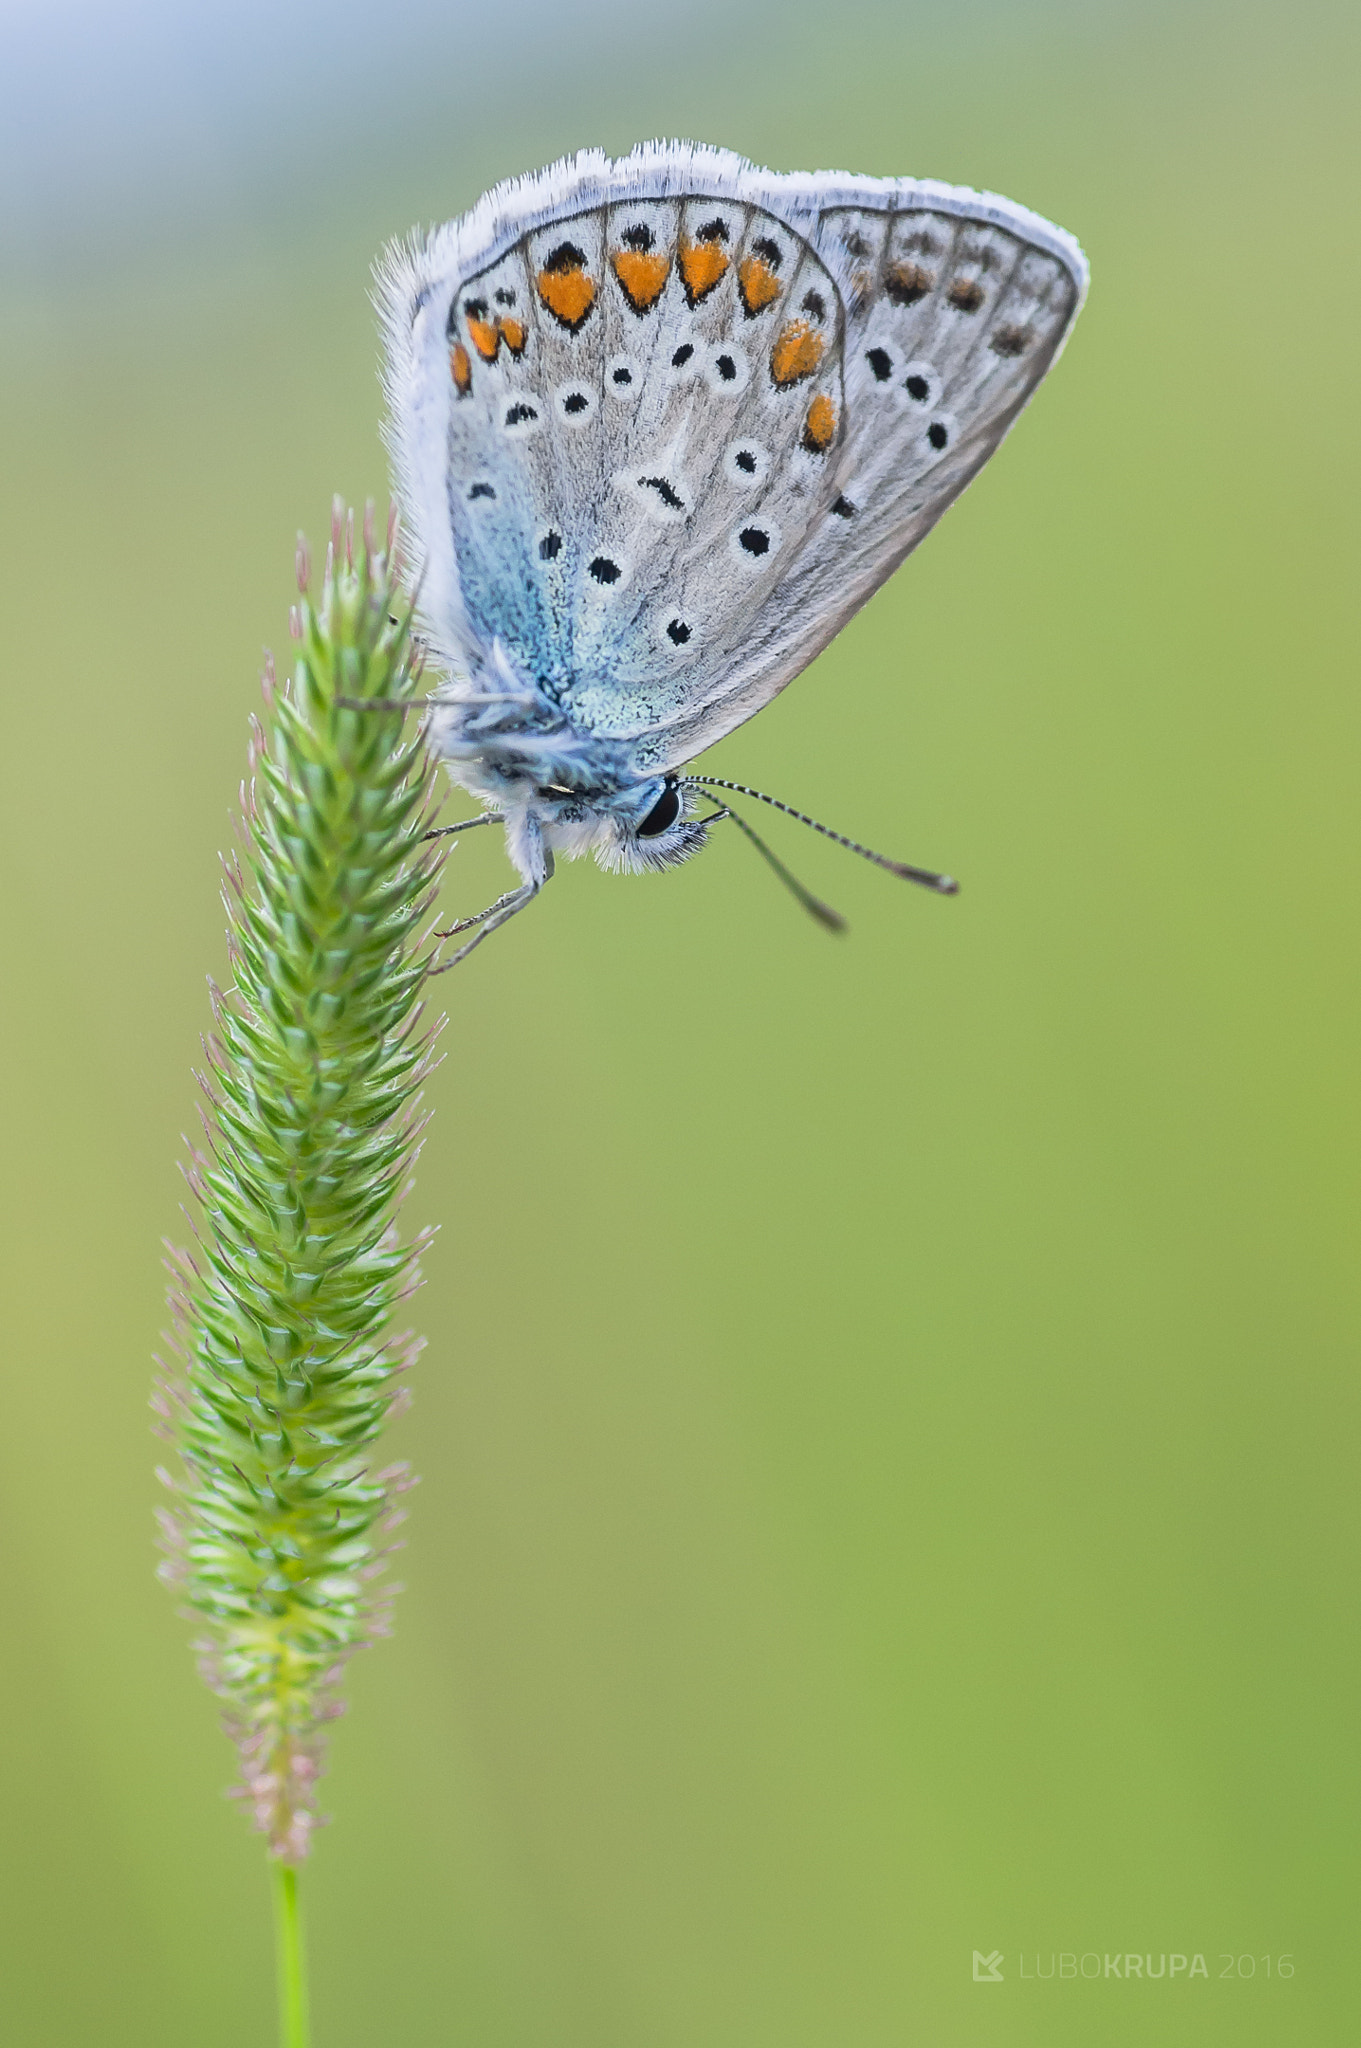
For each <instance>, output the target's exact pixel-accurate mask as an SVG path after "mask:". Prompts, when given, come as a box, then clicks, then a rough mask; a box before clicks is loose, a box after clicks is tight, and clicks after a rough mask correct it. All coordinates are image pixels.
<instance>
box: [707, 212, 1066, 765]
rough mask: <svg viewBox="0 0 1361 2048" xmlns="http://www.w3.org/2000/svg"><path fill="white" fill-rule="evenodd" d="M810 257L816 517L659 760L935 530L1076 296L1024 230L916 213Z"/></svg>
mask: <svg viewBox="0 0 1361 2048" xmlns="http://www.w3.org/2000/svg"><path fill="white" fill-rule="evenodd" d="M1018 212H1019V210H1018ZM1024 219H1025V216H1021V221H1023V220H1024ZM815 240H816V246H817V249H818V252H819V254H820V256H821V257H822V259H823V261H824V264H825V266H826V267H827V268H828V269H829V271H830V272H831V273H832V274H834V275H835V276H836V277H837V279H838V282H839V285H840V287H841V289H842V292H843V305H844V313H843V323H842V337H843V341H842V347H843V362H842V377H843V383H844V391H845V417H844V427H843V430H842V432H841V434H840V437H839V440H838V445H837V448H836V450H835V453H834V457H833V459H832V460H831V461H829V462H828V464H827V466H826V475H825V481H824V485H823V491H822V516H821V518H820V519H817V520H814V521H811V522H810V523H809V525H808V528H807V531H806V533H805V537H804V540H803V543H802V545H801V546H800V548H799V550H798V552H797V554H796V555H794V556H793V557H791V559H790V561H789V565H788V567H787V569H786V572H785V574H784V576H783V577H782V578H781V579H780V582H779V583H778V585H777V587H776V588H775V590H774V591H772V593H771V595H770V599H769V602H768V604H767V605H766V606H765V607H764V608H763V610H762V612H761V614H760V616H759V617H757V618H756V619H754V620H753V621H752V622H751V625H750V630H749V633H748V648H747V651H746V652H743V651H741V650H738V649H734V658H733V660H732V663H731V665H730V667H729V669H728V672H727V674H726V675H725V676H724V677H722V678H720V679H716V681H715V683H714V684H713V685H712V686H711V687H710V689H709V690H708V691H707V692H706V694H705V695H704V696H703V697H699V696H697V697H696V699H695V701H694V702H693V703H692V705H691V706H690V707H689V710H688V711H687V713H686V714H685V715H684V716H683V717H682V718H681V719H680V720H678V721H677V722H676V724H675V725H674V726H673V727H672V728H671V730H670V731H669V732H668V734H667V743H666V753H667V759H668V760H669V761H683V760H686V759H688V758H690V756H691V755H693V754H695V753H697V752H699V750H700V749H701V748H702V747H704V746H707V745H710V744H711V743H712V742H713V741H714V740H715V739H718V738H720V737H721V736H722V735H723V734H724V733H726V732H730V731H731V730H732V729H733V728H734V727H735V726H737V725H739V724H741V723H742V721H743V720H744V719H746V718H749V717H750V716H751V715H752V714H753V712H755V711H757V710H759V709H760V707H761V706H762V705H763V704H765V703H768V702H769V700H770V698H771V697H772V696H774V695H775V694H776V692H777V691H778V690H780V689H781V688H783V687H784V685H785V684H786V683H787V682H789V681H790V680H791V679H792V678H793V677H794V676H795V675H797V674H798V673H799V671H800V670H801V669H803V668H804V667H806V666H807V664H808V663H809V662H810V661H811V660H812V659H813V657H814V655H816V654H817V653H819V652H820V651H821V649H822V648H823V647H825V646H826V645H827V643H828V641H829V640H831V639H832V638H833V636H834V635H835V634H836V633H837V632H839V631H840V629H841V627H842V626H843V625H844V624H845V623H846V621H847V619H849V618H850V617H851V615H852V614H853V613H854V612H855V611H857V610H858V609H859V607H860V606H861V605H862V604H864V602H865V600H866V599H867V598H868V597H869V596H870V594H871V593H872V592H873V591H874V590H876V589H877V588H878V587H879V585H880V584H881V583H882V582H884V581H885V579H886V578H887V577H888V576H889V575H891V574H892V572H893V570H894V569H896V568H897V566H898V564H899V563H900V562H901V561H902V560H903V559H904V557H905V556H906V555H908V554H909V553H910V552H911V550H912V549H913V548H914V547H916V545H917V543H918V542H919V541H920V540H921V539H922V538H923V537H924V536H925V535H926V534H927V533H928V532H929V531H930V529H931V527H932V526H934V525H935V523H936V521H937V520H938V519H939V518H940V516H941V514H942V513H943V512H944V511H945V510H946V508H947V507H948V506H949V505H950V504H952V503H953V501H954V499H955V498H957V497H958V496H959V493H960V492H961V491H962V490H963V489H964V487H965V486H966V484H968V483H969V482H970V481H971V479H972V478H973V477H974V476H975V475H976V474H977V473H978V471H979V469H980V468H981V467H982V465H983V464H984V463H985V462H986V461H987V459H988V457H989V456H990V455H991V454H992V453H993V451H994V450H995V449H996V447H997V446H998V444H999V442H1000V441H1001V440H1002V438H1003V436H1004V435H1005V434H1006V432H1007V430H1008V428H1009V427H1010V426H1011V424H1012V422H1013V421H1014V420H1015V418H1016V416H1017V414H1018V413H1019V412H1020V411H1021V409H1022V407H1023V406H1024V405H1025V404H1026V402H1027V400H1028V399H1029V398H1030V397H1031V395H1032V394H1033V392H1034V391H1035V389H1036V387H1037V385H1038V384H1039V382H1040V380H1041V379H1042V378H1043V376H1044V375H1045V373H1046V371H1047V370H1048V369H1049V367H1050V365H1051V364H1052V362H1053V361H1054V358H1055V356H1056V355H1057V353H1058V351H1059V349H1060V347H1061V346H1062V344H1063V341H1064V339H1065V337H1066V335H1067V333H1068V330H1069V328H1070V327H1071V324H1072V321H1073V318H1074V316H1075V314H1076V312H1077V310H1078V307H1079V305H1080V302H1081V293H1082V288H1083V284H1084V282H1085V275H1084V274H1083V273H1082V272H1080V271H1079V270H1077V269H1076V267H1075V265H1074V264H1073V262H1072V260H1071V259H1070V258H1069V257H1068V256H1067V255H1066V253H1060V252H1058V251H1056V250H1055V249H1054V248H1052V247H1046V246H1040V245H1037V244H1036V243H1035V242H1034V241H1033V240H1031V239H1030V237H1029V236H1028V234H1027V233H1026V232H1024V231H1023V230H1022V229H1021V228H1020V222H1019V221H1018V223H1017V226H1016V227H1011V226H1003V225H1001V224H1000V223H999V222H997V221H994V220H979V219H977V218H973V217H970V216H968V215H963V216H961V215H959V214H952V213H948V212H944V211H940V210H936V209H931V208H927V207H923V206H910V207H905V208H895V207H894V206H893V205H892V204H888V205H881V206H874V207H871V206H866V205H863V204H862V205H860V206H856V207H834V208H829V209H827V210H826V211H824V212H823V213H821V215H820V217H819V218H818V221H817V225H816V230H815Z"/></svg>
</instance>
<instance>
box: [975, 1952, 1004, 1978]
mask: <svg viewBox="0 0 1361 2048" xmlns="http://www.w3.org/2000/svg"><path fill="white" fill-rule="evenodd" d="M973 1980H974V1983H975V1984H1000V1983H1001V1982H1002V1981H1003V1979H1002V1951H1001V1949H1000V1948H995V1949H994V1950H993V1952H992V1954H991V1955H990V1956H985V1955H983V1954H982V1953H981V1951H980V1950H978V1949H975V1950H974V1952H973Z"/></svg>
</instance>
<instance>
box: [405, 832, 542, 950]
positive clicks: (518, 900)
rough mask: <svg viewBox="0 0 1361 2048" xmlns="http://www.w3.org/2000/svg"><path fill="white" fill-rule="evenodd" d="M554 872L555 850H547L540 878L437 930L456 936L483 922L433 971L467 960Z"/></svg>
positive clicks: (447, 936) (442, 936)
mask: <svg viewBox="0 0 1361 2048" xmlns="http://www.w3.org/2000/svg"><path fill="white" fill-rule="evenodd" d="M552 874H553V856H552V854H551V853H546V854H545V857H544V872H543V875H542V877H541V878H540V879H539V880H537V881H529V882H525V883H524V884H523V885H522V886H521V887H520V888H518V889H511V890H508V891H507V893H506V894H505V895H504V896H498V897H497V899H496V901H495V903H489V904H488V905H487V907H486V909H485V910H479V911H478V912H477V913H476V915H475V916H473V917H461V918H459V919H458V921H457V923H456V924H451V925H448V926H447V927H446V928H445V930H444V931H442V932H436V933H435V935H434V936H435V937H436V938H438V939H452V938H455V937H456V936H457V935H458V933H459V932H467V931H472V929H473V927H474V925H480V926H481V930H480V931H478V932H477V933H476V935H475V936H474V937H473V938H471V939H469V941H468V943H467V945H466V946H460V947H459V949H458V951H457V952H456V953H455V954H454V956H453V958H452V959H450V960H445V961H443V962H441V964H440V965H439V966H438V967H432V968H431V970H430V972H431V973H432V974H447V973H448V971H449V969H450V968H451V967H457V966H458V963H459V961H460V960H466V959H467V957H468V955H469V954H470V953H471V952H473V951H474V950H475V949H476V948H477V947H478V946H480V945H481V944H482V941H483V939H487V938H490V937H491V934H492V933H493V932H494V931H496V930H497V929H498V927H499V926H501V925H503V924H505V923H506V922H507V921H508V920H509V919H510V918H512V917H514V915H515V913H516V911H517V910H523V909H524V907H525V905H526V904H527V903H532V902H533V901H534V898H535V897H536V896H537V895H538V893H539V891H540V889H542V887H543V885H544V883H545V882H547V881H550V880H551V879H552Z"/></svg>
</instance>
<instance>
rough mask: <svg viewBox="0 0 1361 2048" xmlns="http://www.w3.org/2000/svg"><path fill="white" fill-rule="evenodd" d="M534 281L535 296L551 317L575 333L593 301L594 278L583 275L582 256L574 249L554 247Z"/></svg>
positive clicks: (584, 268)
mask: <svg viewBox="0 0 1361 2048" xmlns="http://www.w3.org/2000/svg"><path fill="white" fill-rule="evenodd" d="M537 284H538V291H539V297H540V298H541V299H542V301H543V303H544V305H545V306H547V308H548V310H549V312H550V313H551V314H552V315H553V318H554V319H555V320H557V321H560V322H561V324H562V325H563V326H564V327H570V328H571V330H572V332H573V333H574V334H575V332H576V330H577V328H578V327H580V325H581V323H582V321H583V320H584V319H585V318H586V316H587V314H588V313H589V312H590V310H591V308H592V306H593V305H594V304H595V279H594V278H593V277H588V276H587V274H586V266H585V260H584V258H581V257H579V256H578V255H577V252H576V251H575V250H574V249H568V248H563V249H559V250H557V251H555V253H554V254H553V255H552V256H550V258H549V259H548V262H547V263H546V264H545V265H544V268H543V269H542V270H541V271H540V272H539V275H538V279H537Z"/></svg>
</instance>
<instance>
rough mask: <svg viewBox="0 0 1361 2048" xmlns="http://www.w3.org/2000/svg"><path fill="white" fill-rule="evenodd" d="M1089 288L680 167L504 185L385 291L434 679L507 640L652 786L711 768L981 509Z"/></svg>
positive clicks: (931, 209)
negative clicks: (625, 746) (723, 744)
mask: <svg viewBox="0 0 1361 2048" xmlns="http://www.w3.org/2000/svg"><path fill="white" fill-rule="evenodd" d="M1085 281H1086V271H1085V265H1084V264H1083V261H1082V258H1081V254H1080V252H1079V251H1078V250H1077V247H1076V244H1074V243H1072V242H1071V241H1070V239H1069V238H1068V237H1066V236H1064V235H1063V234H1062V233H1061V232H1060V231H1059V230H1056V229H1053V228H1050V227H1049V226H1048V225H1047V224H1046V223H1044V222H1041V221H1039V220H1037V219H1036V218H1035V217H1034V216H1031V215H1029V214H1027V213H1025V212H1024V210H1023V209H1020V208H1016V207H1012V206H1010V205H1009V204H1008V203H1007V202H1005V201H996V200H991V199H987V198H980V197H979V196H978V195H974V194H962V193H958V192H954V191H952V190H950V189H949V188H944V187H939V186H924V185H917V184H912V183H909V182H908V181H881V180H872V179H857V180H846V179H839V178H832V177H826V176H820V175H819V176H808V177H796V178H778V177H773V176H771V175H770V174H768V173H764V172H758V171H755V170H753V169H752V167H750V166H749V165H746V164H744V163H743V162H742V161H741V160H740V159H738V158H735V157H731V156H729V155H727V154H726V153H724V152H718V151H707V150H697V149H693V148H690V147H688V146H686V145H675V146H671V147H661V146H657V147H655V148H653V149H650V150H645V151H640V152H636V153H635V155H634V156H633V157H632V158H630V159H628V160H627V161H626V162H624V163H621V164H611V163H610V162H609V161H608V160H607V159H604V158H602V157H586V158H578V159H575V160H573V162H572V163H571V164H568V165H564V166H559V167H557V168H556V169H555V170H554V171H553V172H549V173H545V174H543V175H542V176H541V177H540V178H538V179H530V180H525V181H522V182H520V183H518V184H516V185H514V186H511V187H504V188H500V189H499V190H498V192H496V193H493V194H491V195H490V196H489V198H488V199H487V200H484V201H483V202H482V205H481V207H479V208H478V209H477V211H476V212H475V213H474V214H472V215H470V216H468V217H467V218H466V219H465V220H464V221H462V222H457V223H454V224H452V225H451V226H450V227H448V228H445V229H442V230H439V231H438V232H437V233H436V234H435V235H434V236H432V237H431V238H429V239H428V240H426V241H424V242H422V243H420V244H419V245H416V246H414V247H407V248H405V249H400V250H397V251H395V252H392V253H390V255H389V258H388V259H387V263H386V266H385V269H384V271H383V273H382V295H383V296H382V304H383V310H384V313H385V319H386V327H387V339H388V364H389V368H388V385H389V394H390V405H391V420H390V442H391V445H392V447H393V451H394V454H395V457H396V461H397V467H398V472H399V479H400V488H401V491H402V497H403V503H404V511H405V513H406V517H407V522H408V525H409V527H410V529H411V530H412V531H413V533H414V537H415V541H416V545H417V548H418V551H419V554H420V557H421V559H422V562H423V582H422V596H421V603H422V613H423V618H424V621H425V623H426V625H427V626H428V628H429V630H430V634H431V638H432V642H433V644H434V647H435V650H436V652H437V654H438V655H439V656H441V657H442V658H443V659H444V660H445V661H446V662H448V663H449V665H450V666H451V667H452V668H453V669H454V670H455V671H456V672H461V673H464V674H467V675H469V676H471V677H473V678H476V677H478V676H479V675H481V674H483V673H484V672H486V671H487V669H488V667H489V665H490V664H491V663H492V662H493V660H494V659H495V653H494V651H495V650H496V648H497V645H498V643H499V645H500V648H501V649H502V650H503V652H504V655H505V656H506V657H508V659H509V663H510V666H511V668H512V669H513V670H515V671H517V672H519V673H520V674H522V675H524V676H525V677H527V678H531V679H533V680H534V681H535V682H536V683H537V684H538V686H539V687H540V688H542V689H543V690H545V691H546V692H547V693H548V694H549V695H550V696H551V697H553V698H554V699H555V700H556V701H557V702H558V704H559V705H560V706H561V707H562V709H563V710H564V711H565V712H566V714H567V715H568V716H569V717H570V718H571V720H572V722H573V724H574V725H576V726H578V727H579V728H580V729H582V730H584V731H588V732H592V733H595V734H598V735H600V736H601V737H609V738H612V739H617V740H622V741H629V742H631V743H632V744H633V747H634V752H635V757H636V759H637V760H638V762H639V764H640V766H642V767H644V768H647V769H655V768H658V767H668V766H672V765H675V764H676V763H678V762H680V761H683V760H686V759H688V758H690V757H691V756H692V755H693V754H695V753H696V752H698V751H699V750H700V749H701V748H702V747H704V746H707V745H709V744H710V743H711V742H712V741H713V740H715V739H717V738H719V737H720V736H721V735H722V734H723V733H725V732H728V731H731V730H732V729H733V727H734V726H736V725H738V724H740V723H741V722H742V721H743V720H744V719H745V718H748V717H750V716H751V715H752V714H753V713H754V712H755V711H757V710H759V709H760V707H761V706H762V705H763V704H765V703H767V702H768V701H769V699H770V698H771V697H772V696H774V695H775V694H776V692H777V691H778V690H780V689H781V688H783V687H784V685H785V684H786V683H787V682H789V681H790V680H791V679H792V677H793V676H794V675H796V674H797V673H798V672H799V670H800V669H802V668H803V667H804V666H806V664H807V663H808V662H809V661H810V660H811V659H812V658H813V656H814V655H815V654H816V653H817V652H818V651H819V650H820V649H821V648H822V647H823V646H825V645H826V644H827V642H828V640H830V639H831V638H832V636H833V635H834V634H835V633H836V632H837V631H838V629H839V628H840V627H841V625H843V624H844V623H845V621H846V619H847V618H849V617H850V615H851V613H852V612H854V611H855V610H856V609H857V608H858V607H859V605H861V604H862V603H863V602H864V601H865V599H866V598H867V597H868V596H869V594H870V593H871V591H873V590H874V589H875V588H877V586H878V585H879V584H880V583H881V582H883V580H884V579H885V578H886V577H887V576H888V575H889V574H890V573H891V572H892V570H893V569H894V568H895V567H896V566H897V564H898V563H899V562H900V561H901V560H902V559H903V557H904V556H905V555H906V554H907V553H909V552H910V550H911V549H912V548H913V547H914V546H915V545H916V543H917V542H918V541H919V540H920V539H921V538H922V536H923V535H924V534H925V533H926V532H927V531H929V529H930V527H931V526H932V525H933V524H934V523H935V521H936V520H937V519H938V518H939V517H940V514H941V513H942V512H943V511H944V509H945V508H946V506H947V505H949V504H950V503H951V502H952V500H953V499H954V498H955V497H956V496H958V494H959V492H960V491H961V490H962V489H963V488H964V486H965V484H967V483H968V482H969V480H970V479H971V478H972V477H973V476H974V475H975V474H976V472H977V470H978V469H979V468H980V466H981V465H982V463H983V462H985V461H986V459H987V457H988V456H989V455H990V454H991V453H992V451H993V449H994V448H995V447H996V446H997V444H998V443H999V441H1000V440H1001V439H1002V437H1003V435H1004V434H1005V433H1006V431H1007V429H1008V427H1009V426H1010V425H1011V423H1012V421H1013V420H1014V419H1015V417H1016V415H1017V413H1018V412H1019V411H1020V409H1021V407H1022V406H1023V405H1024V404H1025V403H1026V401H1027V399H1028V398H1029V397H1030V396H1031V394H1032V393H1033V391H1034V390H1035V388H1036V386H1037V385H1038V383H1039V381H1040V379H1041V378H1042V377H1043V375H1044V374H1045V371H1046V370H1047V369H1048V368H1049V366H1050V365H1051V363H1052V362H1053V360H1054V358H1055V356H1056V355H1057V353H1058V350H1059V348H1060V347H1061V346H1062V343H1063V340H1064V339H1065V337H1066V335H1067V332H1068V330H1069V328H1070V327H1071V324H1072V321H1073V318H1074V316H1075V314H1076V312H1077V310H1078V307H1079V305H1080V303H1081V298H1082V293H1083V290H1084V288H1085ZM501 667H502V672H503V671H504V663H502V665H501Z"/></svg>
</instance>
